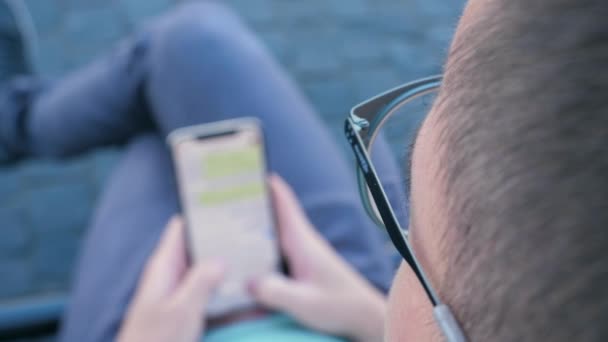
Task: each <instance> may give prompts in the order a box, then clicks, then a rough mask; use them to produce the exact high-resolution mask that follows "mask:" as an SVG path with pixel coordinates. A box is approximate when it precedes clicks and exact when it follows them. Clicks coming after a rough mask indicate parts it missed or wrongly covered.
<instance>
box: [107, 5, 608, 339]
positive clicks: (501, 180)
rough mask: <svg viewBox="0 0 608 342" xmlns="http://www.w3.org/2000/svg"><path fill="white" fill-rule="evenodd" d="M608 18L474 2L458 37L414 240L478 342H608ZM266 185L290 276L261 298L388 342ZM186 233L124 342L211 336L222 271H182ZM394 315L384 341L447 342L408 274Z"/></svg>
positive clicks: (284, 193) (379, 307) (293, 204)
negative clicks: (208, 303)
mask: <svg viewBox="0 0 608 342" xmlns="http://www.w3.org/2000/svg"><path fill="white" fill-rule="evenodd" d="M607 14H608V5H606V4H604V3H603V2H601V1H599V0H595V1H592V0H579V1H576V2H572V1H570V2H567V1H559V0H544V1H538V2H535V3H530V2H525V1H523V0H509V1H506V0H503V1H487V0H486V1H483V0H472V1H471V2H470V3H469V4H468V6H467V8H466V10H465V13H464V16H463V18H462V20H461V22H460V25H459V27H458V30H457V34H456V36H455V39H454V43H453V46H452V49H451V53H450V57H449V59H448V63H447V67H446V73H445V83H444V85H443V88H442V90H441V93H440V95H439V98H438V99H437V102H436V103H435V105H434V107H433V109H432V111H431V112H430V113H429V115H428V117H427V118H426V120H425V122H424V124H423V125H422V127H421V129H420V131H419V134H418V137H417V139H416V144H415V148H414V150H413V153H412V187H411V206H412V207H411V225H410V226H411V243H412V245H413V248H414V251H415V254H416V256H417V257H418V259H419V260H420V262H421V264H422V265H423V266H424V269H425V270H426V272H427V275H428V276H429V279H430V281H431V283H432V284H433V285H434V287H435V288H437V289H438V290H439V296H440V297H441V298H442V300H443V301H445V302H446V304H448V305H449V306H450V308H451V309H452V311H453V312H454V314H455V316H456V319H457V320H458V322H459V323H460V325H461V326H462V327H463V330H464V334H465V335H466V336H467V337H468V339H469V340H471V341H488V340H489V341H539V340H540V341H543V340H547V341H571V340H575V341H603V340H605V339H606V338H607V336H608V330H607V329H608V328H606V327H605V324H604V322H606V320H607V319H608V303H607V300H608V299H607V297H608V296H606V294H605V293H604V292H605V291H606V290H607V289H608V273H607V272H606V268H607V265H608V254H607V253H606V246H607V245H608V241H607V240H608V235H607V234H605V232H604V230H605V223H606V222H608V210H607V209H608V198H607V196H608V194H607V191H606V190H607V187H608V157H606V156H607V153H606V152H608V151H607V147H606V136H607V132H608V116H606V114H605V111H606V107H607V101H606V99H605V97H604V96H605V93H607V90H608V84H607V83H608V77H606V76H605V75H604V74H603V73H604V72H605V71H604V69H605V68H604V66H603V63H605V61H606V60H608V59H607V58H608V48H607V44H608V43H607V42H608V28H607V26H606V22H605V18H606V15H607ZM271 184H272V187H273V191H274V196H275V198H276V200H277V201H276V202H277V204H278V207H277V212H278V216H279V220H278V221H279V222H278V223H279V228H280V229H281V233H282V234H281V240H282V241H281V243H282V247H283V249H284V251H285V254H286V257H287V259H288V261H289V262H290V263H291V265H292V266H295V267H293V271H294V277H293V278H291V279H286V278H281V277H276V276H273V277H269V278H266V279H259V280H257V281H256V282H254V283H253V284H252V293H253V294H254V295H255V296H256V298H257V299H258V300H259V302H260V303H261V304H264V305H265V306H268V307H270V308H275V309H278V310H281V311H284V312H287V313H290V314H291V315H292V316H293V317H295V318H296V319H297V320H298V321H299V322H301V323H302V324H304V325H306V326H309V327H311V328H314V329H316V330H320V331H324V332H328V333H331V334H336V335H344V336H347V337H350V338H351V339H354V340H361V341H377V340H380V339H382V335H383V333H382V318H383V307H384V305H385V303H384V299H383V298H382V296H381V295H379V293H378V292H376V291H375V290H374V289H373V288H372V287H371V286H369V285H368V283H367V282H366V281H364V280H363V279H362V278H361V277H360V276H359V275H358V274H357V273H356V272H353V271H352V270H351V268H350V266H348V265H347V264H346V263H344V262H343V261H342V260H341V258H340V257H338V255H337V254H336V253H335V252H333V250H332V249H331V248H330V246H329V245H328V244H327V243H326V242H324V240H323V239H322V238H320V236H319V234H318V233H317V232H316V230H315V229H313V228H312V225H311V224H310V223H309V222H308V220H307V219H306V216H305V215H304V212H303V211H302V210H301V209H300V207H299V204H298V201H297V199H296V197H295V196H294V195H293V193H292V192H291V191H290V190H289V187H288V186H287V185H286V184H285V183H284V182H283V181H282V180H280V178H278V177H276V176H273V177H272V180H271ZM182 229H183V228H181V226H180V224H179V220H177V221H172V223H171V224H170V228H169V229H168V230H167V232H166V233H165V234H164V237H163V238H162V239H161V243H160V245H159V247H158V248H157V249H156V251H155V252H154V254H153V256H152V257H151V258H150V259H149V261H148V263H147V266H146V269H145V271H144V273H143V276H142V278H141V279H140V283H139V286H138V289H137V291H136V294H135V297H134V300H133V301H132V303H131V305H130V308H129V310H128V313H127V315H126V319H125V321H124V323H123V324H122V325H121V327H120V332H119V338H120V339H121V340H124V341H153V340H154V341H176V340H177V341H194V340H196V339H197V338H198V336H199V334H200V333H201V328H202V327H201V322H200V317H201V316H202V315H203V313H204V303H205V299H206V298H208V296H209V295H210V293H211V291H212V289H213V288H214V286H215V285H216V284H217V282H218V281H219V279H221V276H222V272H224V271H225V270H222V268H221V267H220V266H218V265H217V264H214V263H209V264H202V265H196V266H194V267H193V268H191V269H190V270H186V269H185V264H184V262H185V253H184V248H183V241H182V239H181V236H182V234H183V231H182ZM159 275H161V276H159ZM162 275H165V276H162ZM388 306H389V310H388V313H387V319H386V335H385V338H386V339H387V340H390V341H439V340H442V338H443V337H442V336H441V334H440V332H439V330H438V329H437V326H436V324H435V322H434V319H433V317H432V313H431V305H430V303H429V302H428V299H427V298H426V296H425V295H424V293H423V290H422V287H421V286H420V284H419V283H418V281H417V279H416V277H415V276H414V274H413V272H412V271H411V270H410V269H409V267H407V266H403V267H401V269H400V270H399V273H398V275H397V277H396V279H395V280H394V283H393V288H392V291H391V295H390V299H389V304H388ZM112 314H115V313H108V314H107V315H112Z"/></svg>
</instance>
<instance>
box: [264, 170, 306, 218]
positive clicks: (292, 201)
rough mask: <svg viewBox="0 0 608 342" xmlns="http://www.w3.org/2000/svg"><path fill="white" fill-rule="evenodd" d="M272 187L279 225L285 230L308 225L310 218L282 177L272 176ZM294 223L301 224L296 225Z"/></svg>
mask: <svg viewBox="0 0 608 342" xmlns="http://www.w3.org/2000/svg"><path fill="white" fill-rule="evenodd" d="M270 186H271V189H272V194H273V197H274V200H275V201H274V202H275V206H276V211H277V220H278V221H279V222H278V223H279V225H280V226H281V227H282V228H285V229H293V228H294V226H297V227H295V229H297V228H299V227H300V226H301V225H302V223H308V218H307V217H306V214H305V213H304V210H303V209H302V207H301V206H300V202H299V201H298V199H297V197H296V195H295V194H294V193H293V190H292V189H291V187H290V186H289V185H288V184H287V183H286V182H285V181H284V180H283V178H281V177H280V176H278V175H276V174H273V175H271V176H270ZM294 223H299V224H297V225H294Z"/></svg>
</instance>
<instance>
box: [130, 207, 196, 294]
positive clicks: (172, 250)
mask: <svg viewBox="0 0 608 342" xmlns="http://www.w3.org/2000/svg"><path fill="white" fill-rule="evenodd" d="M186 266H187V255H186V247H185V242H184V227H183V222H182V220H181V219H180V218H179V217H177V216H175V217H173V218H171V220H170V221H169V223H168V224H167V228H166V229H165V232H164V233H163V235H162V236H161V238H160V240H159V243H158V246H157V247H156V249H155V251H154V252H153V254H152V255H151V257H150V258H149V261H148V264H147V265H146V267H145V270H144V275H143V277H142V281H141V283H140V286H141V293H142V296H151V297H154V298H158V297H164V296H167V295H169V294H170V293H172V292H173V290H174V289H175V287H176V286H177V284H178V283H179V281H180V279H181V277H182V275H183V273H184V271H185V269H186Z"/></svg>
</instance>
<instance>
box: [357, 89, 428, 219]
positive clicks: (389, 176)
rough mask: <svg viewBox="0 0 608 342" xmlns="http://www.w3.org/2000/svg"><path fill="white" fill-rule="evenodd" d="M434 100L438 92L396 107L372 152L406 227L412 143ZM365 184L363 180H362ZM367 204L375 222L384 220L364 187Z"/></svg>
mask: <svg viewBox="0 0 608 342" xmlns="http://www.w3.org/2000/svg"><path fill="white" fill-rule="evenodd" d="M434 99H435V93H430V94H425V95H420V96H418V97H415V98H412V99H411V100H409V101H407V102H405V103H402V104H401V105H400V106H398V107H396V108H395V110H394V111H393V112H392V114H391V115H390V116H388V117H387V119H386V120H385V121H384V122H383V124H382V125H380V126H379V127H378V129H377V131H378V134H377V135H376V137H375V139H374V140H372V141H371V144H370V148H369V151H368V152H369V153H370V157H371V160H372V162H373V164H374V166H375V168H376V172H377V173H378V177H379V178H380V183H381V184H382V187H383V188H384V191H385V192H386V195H387V197H388V200H389V202H390V204H391V207H392V208H393V211H394V213H395V216H396V218H397V220H398V221H399V224H400V225H401V227H402V228H403V229H404V230H407V228H408V223H409V185H410V179H411V178H410V160H409V159H410V154H411V151H410V149H411V146H412V143H413V141H414V139H415V138H416V134H417V131H418V128H419V127H420V125H421V124H422V122H423V120H424V118H425V117H426V115H427V113H428V112H429V111H430V109H431V105H432V103H433V101H434ZM363 184H364V183H363ZM362 195H363V196H364V198H363V200H364V203H367V204H368V211H369V212H370V214H372V215H374V219H375V221H376V222H378V223H381V222H382V219H381V218H380V215H379V213H378V211H377V210H376V208H375V205H374V204H373V203H374V201H373V199H372V197H371V194H370V193H369V191H368V190H367V187H366V186H365V191H363V194H362Z"/></svg>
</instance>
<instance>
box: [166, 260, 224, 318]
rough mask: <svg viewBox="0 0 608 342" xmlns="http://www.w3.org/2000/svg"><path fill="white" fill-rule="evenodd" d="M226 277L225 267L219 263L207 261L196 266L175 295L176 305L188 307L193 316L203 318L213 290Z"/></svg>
mask: <svg viewBox="0 0 608 342" xmlns="http://www.w3.org/2000/svg"><path fill="white" fill-rule="evenodd" d="M223 276H224V266H223V265H222V264H220V263H219V262H214V261H205V262H201V263H199V264H197V265H195V266H193V268H192V269H191V270H190V271H189V272H188V273H187V274H186V276H185V277H184V279H183V281H182V283H181V285H180V286H179V288H178V289H177V291H176V292H175V294H174V298H173V300H174V303H175V304H176V305H177V306H178V307H187V308H190V309H191V310H193V311H194V312H193V314H195V315H199V316H202V315H203V314H204V312H205V307H206V306H207V302H208V300H209V297H210V295H211V293H212V292H213V290H215V288H216V287H217V286H218V285H219V283H220V282H221V281H222V278H223Z"/></svg>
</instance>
